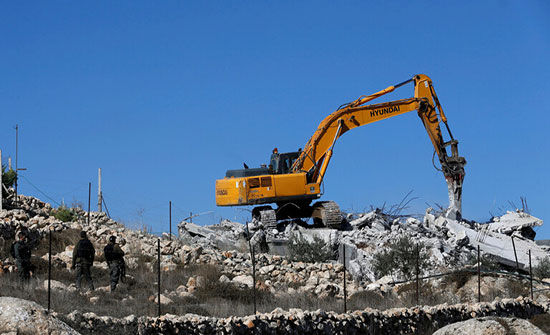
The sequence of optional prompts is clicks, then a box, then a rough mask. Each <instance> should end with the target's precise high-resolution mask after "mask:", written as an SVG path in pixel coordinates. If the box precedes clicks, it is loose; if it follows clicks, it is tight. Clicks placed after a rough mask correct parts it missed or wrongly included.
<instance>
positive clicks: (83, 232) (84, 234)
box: [80, 230, 87, 238]
mask: <svg viewBox="0 0 550 335" xmlns="http://www.w3.org/2000/svg"><path fill="white" fill-rule="evenodd" d="M86 236H87V235H86V232H85V231H84V230H83V231H81V232H80V237H81V238H84V237H86Z"/></svg>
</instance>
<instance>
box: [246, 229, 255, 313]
mask: <svg viewBox="0 0 550 335" xmlns="http://www.w3.org/2000/svg"><path fill="white" fill-rule="evenodd" d="M246 235H247V239H248V249H249V250H250V260H251V261H252V286H253V287H252V292H253V294H254V315H256V257H255V256H254V249H253V248H252V243H250V239H251V236H250V230H248V221H246Z"/></svg>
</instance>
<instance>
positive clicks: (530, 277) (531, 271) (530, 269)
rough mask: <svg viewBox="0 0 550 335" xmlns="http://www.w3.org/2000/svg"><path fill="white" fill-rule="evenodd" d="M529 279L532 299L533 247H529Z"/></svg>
mask: <svg viewBox="0 0 550 335" xmlns="http://www.w3.org/2000/svg"><path fill="white" fill-rule="evenodd" d="M529 279H530V282H531V300H533V268H532V267H531V249H529Z"/></svg>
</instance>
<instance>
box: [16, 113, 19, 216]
mask: <svg viewBox="0 0 550 335" xmlns="http://www.w3.org/2000/svg"><path fill="white" fill-rule="evenodd" d="M18 139H19V125H17V124H16V125H15V207H17V179H19V169H18V165H17V163H18V162H17V160H18V159H17V158H18V151H19V147H18V146H19V144H18V142H19V141H18Z"/></svg>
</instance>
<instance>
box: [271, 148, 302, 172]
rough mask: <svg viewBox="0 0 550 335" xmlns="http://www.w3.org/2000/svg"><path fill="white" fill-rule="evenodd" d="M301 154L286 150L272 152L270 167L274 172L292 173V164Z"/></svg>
mask: <svg viewBox="0 0 550 335" xmlns="http://www.w3.org/2000/svg"><path fill="white" fill-rule="evenodd" d="M299 156H300V152H299V151H296V152H286V153H282V154H278V153H277V154H272V155H271V159H270V161H269V166H270V169H272V171H273V174H285V173H290V172H291V171H290V169H291V168H292V165H293V164H294V162H295V161H296V159H298V157H299Z"/></svg>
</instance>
